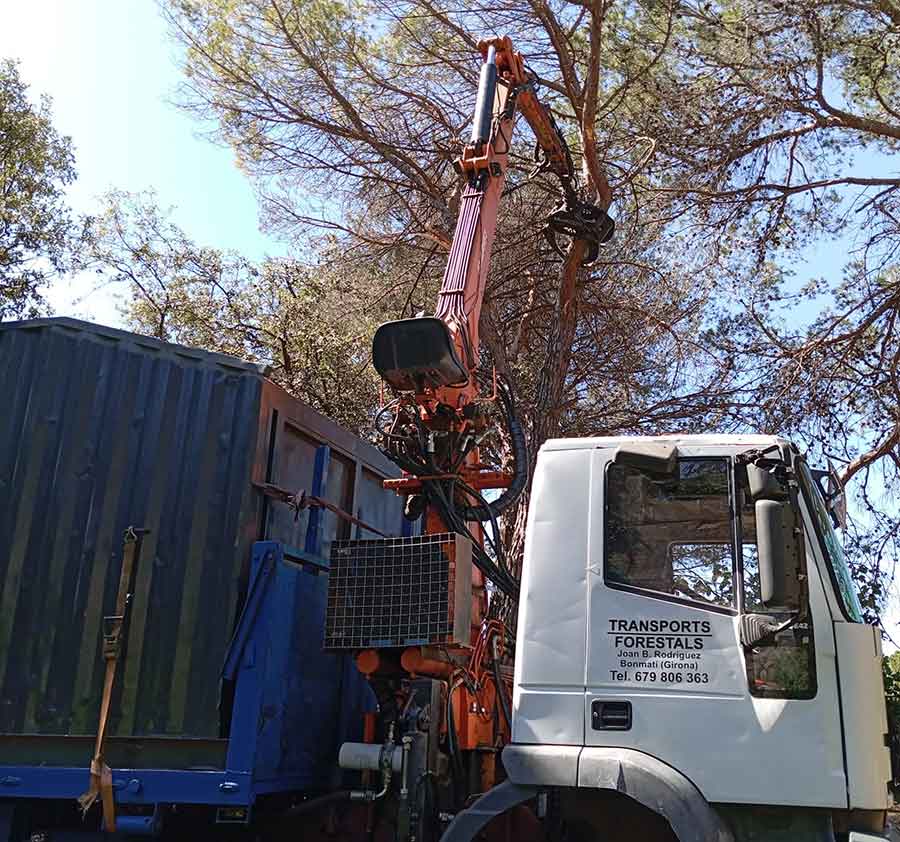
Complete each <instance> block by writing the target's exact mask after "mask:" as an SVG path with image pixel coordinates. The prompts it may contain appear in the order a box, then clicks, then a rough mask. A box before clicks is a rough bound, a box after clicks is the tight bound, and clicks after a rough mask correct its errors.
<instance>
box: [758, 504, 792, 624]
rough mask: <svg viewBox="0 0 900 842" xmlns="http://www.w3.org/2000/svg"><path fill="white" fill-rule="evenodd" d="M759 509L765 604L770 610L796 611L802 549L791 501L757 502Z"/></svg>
mask: <svg viewBox="0 0 900 842" xmlns="http://www.w3.org/2000/svg"><path fill="white" fill-rule="evenodd" d="M755 507H756V546H757V552H758V553H759V590H760V598H761V601H762V604H763V605H765V606H766V608H774V607H789V608H796V607H797V606H798V604H799V596H800V582H799V580H798V571H799V568H800V556H799V550H800V548H799V547H798V545H797V534H796V531H795V525H796V520H795V515H794V510H793V508H792V507H791V504H790V503H789V502H788V501H784V502H782V501H778V500H757V501H756V504H755Z"/></svg>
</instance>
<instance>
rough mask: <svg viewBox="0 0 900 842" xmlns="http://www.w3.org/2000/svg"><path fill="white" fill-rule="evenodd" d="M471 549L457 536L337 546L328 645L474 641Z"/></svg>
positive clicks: (333, 548) (327, 618)
mask: <svg viewBox="0 0 900 842" xmlns="http://www.w3.org/2000/svg"><path fill="white" fill-rule="evenodd" d="M471 550H472V548H471V543H470V542H469V540H468V539H467V538H463V537H462V536H460V535H456V534H454V533H443V534H439V535H419V536H416V537H412V538H386V539H380V540H374V541H335V542H334V543H333V544H332V545H331V570H330V572H329V575H328V608H327V612H326V615H325V648H326V649H366V648H370V647H371V648H376V647H377V648H384V647H392V646H415V645H421V644H427V643H452V642H459V643H466V642H468V637H469V618H470V616H471V581H472V564H471V558H472V555H471Z"/></svg>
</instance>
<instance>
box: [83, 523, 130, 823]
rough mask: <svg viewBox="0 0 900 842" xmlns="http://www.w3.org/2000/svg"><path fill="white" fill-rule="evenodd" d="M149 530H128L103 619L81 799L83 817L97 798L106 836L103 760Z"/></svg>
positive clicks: (107, 779) (108, 800)
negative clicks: (99, 678) (99, 687)
mask: <svg viewBox="0 0 900 842" xmlns="http://www.w3.org/2000/svg"><path fill="white" fill-rule="evenodd" d="M146 532H147V530H146V529H136V528H135V527H133V526H129V527H128V529H126V530H125V544H124V547H123V551H122V572H121V573H120V574H119V591H118V594H117V595H116V607H115V614H112V615H109V616H106V617H104V618H103V659H104V660H105V661H106V675H105V676H104V678H103V695H102V696H101V698H100V720H99V722H98V724H97V740H96V742H95V743H94V756H93V758H92V760H91V771H90V776H91V777H90V786H89V788H88V791H87V792H85V793H84V794H83V795H81V796H80V797H79V798H78V805H79V807H80V808H81V814H82V816H84V815H86V814H87V811H88V810H90V809H91V807H92V806H93V804H94V802H95V801H96V800H97V798H98V797H99V798H100V804H101V806H102V808H103V827H104V829H105V830H106V832H107V833H115V830H116V802H115V798H114V797H113V782H112V770H111V769H110V768H109V766H107V765H106V761H105V760H104V758H103V746H104V743H105V741H106V726H107V723H108V721H109V708H110V704H111V702H112V694H113V687H114V686H115V683H116V668H117V667H118V664H119V657H120V655H121V654H122V640H123V632H124V629H125V625H126V621H127V619H128V614H129V609H130V608H131V582H132V578H133V576H134V568H135V565H136V562H137V557H138V553H139V551H140V545H141V536H142V535H143V534H144V533H146Z"/></svg>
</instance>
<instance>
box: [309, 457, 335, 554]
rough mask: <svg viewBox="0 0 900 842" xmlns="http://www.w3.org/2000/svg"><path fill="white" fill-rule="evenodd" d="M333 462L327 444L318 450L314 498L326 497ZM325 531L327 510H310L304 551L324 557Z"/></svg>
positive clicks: (313, 486)
mask: <svg viewBox="0 0 900 842" xmlns="http://www.w3.org/2000/svg"><path fill="white" fill-rule="evenodd" d="M330 461H331V448H330V447H329V446H328V445H327V444H323V445H322V446H321V447H317V448H316V462H315V465H314V467H313V481H312V488H311V489H310V494H312V495H313V496H314V497H323V498H324V497H325V496H326V495H325V489H326V488H327V487H328V464H329V462H330ZM324 530H325V510H324V509H320V508H316V507H313V508H310V509H309V521H308V522H307V527H306V545H305V546H304V547H303V549H304V550H305V551H306V552H308V553H311V554H312V555H317V556H321V555H322V538H323V534H324Z"/></svg>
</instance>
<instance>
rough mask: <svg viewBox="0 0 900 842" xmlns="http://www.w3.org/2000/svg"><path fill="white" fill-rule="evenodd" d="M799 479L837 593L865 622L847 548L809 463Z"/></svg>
mask: <svg viewBox="0 0 900 842" xmlns="http://www.w3.org/2000/svg"><path fill="white" fill-rule="evenodd" d="M800 478H801V482H802V483H803V496H804V497H806V500H807V502H809V504H810V506H811V508H812V515H813V519H814V520H815V526H816V532H818V533H819V537H820V539H821V543H822V548H823V551H824V553H825V560H826V561H827V562H828V565H829V566H830V567H831V571H832V573H833V576H832V579H833V581H834V583H835V584H836V585H837V590H838V594H839V595H840V598H841V601H842V602H843V603H844V610H845V612H846V613H847V616H848V617H849V618H850V619H851V620H854V621H856V622H857V623H861V622H862V621H863V616H862V608H861V607H860V604H859V598H858V597H857V595H856V589H855V588H854V587H853V579H852V578H851V576H850V569H849V568H848V567H847V560H846V559H845V558H844V550H843V548H842V547H841V542H840V540H839V539H838V536H837V535H836V534H835V531H834V527H833V526H832V525H831V516H830V515H829V513H828V507H827V506H826V505H825V500H824V499H823V498H822V492H821V490H820V489H819V485H818V483H816V482H815V480H813V477H812V474H811V473H810V472H809V467H808V466H807V464H806V462H801V463H800Z"/></svg>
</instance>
